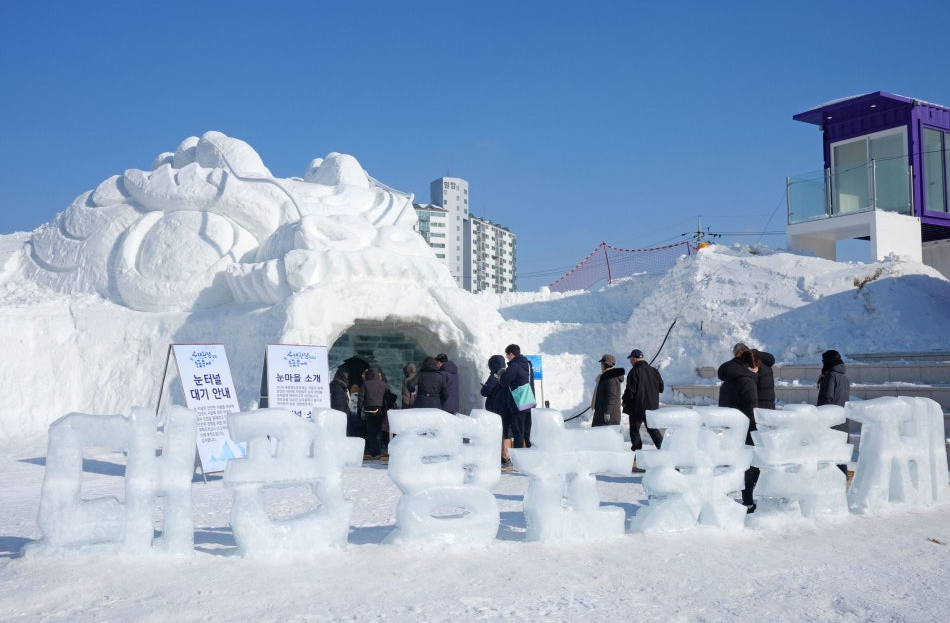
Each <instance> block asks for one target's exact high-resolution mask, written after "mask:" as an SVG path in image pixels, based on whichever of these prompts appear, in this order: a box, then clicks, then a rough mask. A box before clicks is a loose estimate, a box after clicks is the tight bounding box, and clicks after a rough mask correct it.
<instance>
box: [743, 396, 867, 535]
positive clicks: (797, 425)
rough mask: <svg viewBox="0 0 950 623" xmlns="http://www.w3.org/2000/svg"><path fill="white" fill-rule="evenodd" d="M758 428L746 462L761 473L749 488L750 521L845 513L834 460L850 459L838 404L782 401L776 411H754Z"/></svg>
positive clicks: (841, 479) (841, 482)
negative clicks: (752, 497) (752, 490)
mask: <svg viewBox="0 0 950 623" xmlns="http://www.w3.org/2000/svg"><path fill="white" fill-rule="evenodd" d="M755 421H756V423H757V424H758V428H759V430H757V431H753V433H752V439H753V441H755V447H754V450H753V460H752V464H753V465H755V466H756V467H759V468H760V469H761V470H762V472H761V475H760V476H759V482H758V484H756V487H755V495H756V498H757V502H756V504H757V505H758V508H757V509H756V511H755V516H754V517H752V518H750V519H752V520H754V522H755V523H759V522H760V521H763V520H767V518H768V516H769V515H771V514H785V513H800V514H801V516H802V517H806V518H817V517H822V518H830V517H835V516H837V517H843V516H847V515H848V503H847V500H846V498H845V490H846V482H845V475H844V473H842V471H841V470H840V469H838V465H839V464H846V463H848V461H850V460H851V452H852V446H851V444H849V443H848V434H847V433H846V432H844V431H839V430H834V429H832V428H831V427H832V426H835V425H837V424H843V423H844V421H845V412H844V408H843V407H839V406H838V405H824V406H821V407H815V406H813V405H786V406H785V408H784V409H783V410H781V411H773V410H770V409H756V410H755Z"/></svg>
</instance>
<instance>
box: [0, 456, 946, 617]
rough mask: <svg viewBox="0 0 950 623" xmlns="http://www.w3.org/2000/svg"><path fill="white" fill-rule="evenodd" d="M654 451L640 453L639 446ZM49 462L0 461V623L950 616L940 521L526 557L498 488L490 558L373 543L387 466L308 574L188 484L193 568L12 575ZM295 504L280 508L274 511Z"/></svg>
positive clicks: (517, 507)
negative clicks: (240, 538) (254, 543)
mask: <svg viewBox="0 0 950 623" xmlns="http://www.w3.org/2000/svg"><path fill="white" fill-rule="evenodd" d="M646 443H647V444H649V441H646ZM44 456H45V447H44V446H43V445H42V444H37V443H32V444H29V445H25V446H24V445H21V446H18V447H17V448H16V451H15V452H10V451H9V446H8V447H7V450H6V451H4V452H3V454H2V456H0V468H2V469H0V490H2V491H3V497H4V501H3V504H2V506H0V579H2V581H0V620H3V621H4V622H7V623H20V622H33V621H43V622H48V623H51V622H56V621H64V622H65V621H70V622H73V621H168V620H176V621H211V620H213V621H246V620H256V621H407V620H408V621H501V620H532V621H582V620H588V619H589V618H590V617H597V618H599V619H603V620H628V619H636V620H642V621H696V622H699V621H739V620H743V621H748V620H762V621H779V620H781V621H828V622H832V621H834V622H838V621H851V622H855V623H856V622H859V621H907V622H920V623H924V622H932V621H939V620H943V619H944V618H945V616H946V612H947V609H948V608H950V592H948V591H947V590H946V581H945V578H946V575H947V572H948V570H950V551H948V545H947V544H948V543H950V508H946V507H944V508H939V509H937V510H933V511H928V512H915V513H894V514H890V515H887V516H880V517H867V516H857V515H853V516H851V517H850V518H849V519H848V520H847V521H845V522H844V523H841V524H837V525H834V524H833V525H811V526H807V527H804V526H803V527H800V528H796V529H792V530H787V531H783V532H774V531H769V530H747V531H745V532H744V533H741V534H729V535H726V534H723V533H719V532H716V531H712V530H709V531H706V530H696V531H690V532H685V533H673V534H666V535H659V536H650V537H647V536H644V535H642V534H630V535H625V536H623V537H621V538H615V539H610V540H606V541H600V542H581V543H561V544H540V543H524V542H523V537H524V530H525V524H524V516H523V515H522V513H521V503H522V497H523V495H524V492H525V487H526V480H527V478H526V477H525V476H523V475H520V474H518V473H512V474H503V475H502V480H501V482H500V484H499V485H498V486H497V487H496V489H495V491H494V493H495V497H496V499H497V500H498V503H499V506H500V510H501V518H502V526H501V528H500V529H499V533H498V539H497V540H496V541H495V542H494V543H493V544H492V545H491V546H489V547H478V548H458V547H448V546H439V547H434V548H428V549H416V548H404V547H399V546H394V545H383V544H381V542H382V540H383V539H384V538H385V536H386V535H387V534H388V533H389V532H390V531H391V530H392V528H393V525H394V521H395V507H396V501H397V498H398V496H399V490H398V489H397V488H396V486H395V485H394V484H393V483H392V482H391V481H390V480H389V478H388V477H387V474H386V466H385V464H382V463H368V464H366V465H364V466H362V467H356V468H349V469H347V470H346V472H345V474H344V481H343V482H344V488H345V491H346V496H347V497H348V498H349V499H351V500H353V502H354V505H355V509H354V515H353V520H352V523H351V531H350V536H349V544H348V545H347V547H346V548H345V549H344V550H340V551H332V552H330V553H329V554H327V555H326V556H321V557H319V558H318V559H310V560H302V559H294V558H291V557H286V558H279V559H272V560H250V559H244V558H241V557H239V556H233V555H232V554H233V553H234V552H235V547H236V546H235V543H234V540H233V538H232V535H231V532H230V529H229V527H228V515H229V511H230V491H229V490H227V489H225V488H224V487H223V481H222V480H221V479H220V478H219V477H217V476H214V477H212V478H211V479H210V480H209V482H208V483H207V484H205V483H203V482H198V483H196V484H195V485H194V509H195V513H194V515H195V530H196V534H195V545H196V553H195V556H194V557H193V558H190V559H177V558H170V559H163V558H161V557H159V558H155V557H150V556H143V557H139V558H131V557H121V556H120V557H116V556H109V555H69V556H65V557H58V558H53V559H48V558H36V557H27V558H17V553H18V551H19V550H20V548H21V547H22V546H23V545H25V544H26V543H28V542H30V541H31V540H34V539H37V538H39V536H40V534H39V532H38V528H37V526H36V512H37V506H38V501H39V491H40V486H41V483H42V478H43V467H44V466H43V464H44ZM122 466H123V457H122V455H121V454H119V455H116V454H103V455H96V456H91V457H89V458H88V459H87V461H86V469H87V472H88V473H87V482H86V486H85V487H84V494H88V495H90V496H100V495H107V494H113V495H117V496H119V497H121V495H122V484H121V480H122V479H121V477H120V476H121V474H122V471H123V467H122ZM640 481H641V476H639V475H633V474H632V475H631V476H629V477H600V478H599V491H600V494H601V497H602V501H603V504H612V505H617V506H619V507H621V508H623V509H624V510H625V512H626V513H627V515H628V516H630V515H632V514H633V513H635V511H636V509H637V508H638V506H640V505H642V504H644V503H645V502H646V500H645V499H644V495H643V489H642V487H641V486H640ZM306 498H307V496H306V495H304V494H303V493H302V492H300V491H296V492H293V491H289V492H287V493H286V495H284V496H283V497H282V498H281V499H275V500H272V501H273V504H274V508H275V509H279V512H286V513H293V512H295V511H299V510H300V508H299V507H300V505H302V504H304V503H306V501H307V499H306Z"/></svg>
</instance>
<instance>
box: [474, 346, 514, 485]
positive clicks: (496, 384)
mask: <svg viewBox="0 0 950 623" xmlns="http://www.w3.org/2000/svg"><path fill="white" fill-rule="evenodd" d="M504 369H505V358H504V357H502V356H501V355H492V356H491V357H489V358H488V379H487V380H486V381H485V383H484V384H482V391H481V394H482V396H484V397H485V409H486V410H487V411H491V412H492V413H497V414H498V415H499V416H500V417H501V466H502V467H511V457H509V456H508V448H510V447H511V413H509V411H508V396H507V392H506V391H505V388H503V387H502V386H501V383H500V379H501V374H502V371H503V370H504Z"/></svg>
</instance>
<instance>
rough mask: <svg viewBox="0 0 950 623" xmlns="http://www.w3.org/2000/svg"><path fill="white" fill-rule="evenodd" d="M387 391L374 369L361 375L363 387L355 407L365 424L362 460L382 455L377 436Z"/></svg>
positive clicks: (380, 426)
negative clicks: (364, 443)
mask: <svg viewBox="0 0 950 623" xmlns="http://www.w3.org/2000/svg"><path fill="white" fill-rule="evenodd" d="M388 391H389V386H387V385H386V381H384V380H383V379H382V377H381V376H380V374H379V371H378V370H377V369H376V368H369V369H367V370H366V372H364V373H363V385H362V386H361V387H360V391H359V394H358V396H359V400H358V401H357V407H356V410H357V411H358V412H359V413H360V415H361V417H362V418H363V421H364V422H365V423H366V448H365V455H364V457H363V458H371V459H378V458H379V457H380V456H381V455H382V452H381V450H380V447H379V435H380V433H381V432H382V428H383V416H384V415H385V405H386V392H388Z"/></svg>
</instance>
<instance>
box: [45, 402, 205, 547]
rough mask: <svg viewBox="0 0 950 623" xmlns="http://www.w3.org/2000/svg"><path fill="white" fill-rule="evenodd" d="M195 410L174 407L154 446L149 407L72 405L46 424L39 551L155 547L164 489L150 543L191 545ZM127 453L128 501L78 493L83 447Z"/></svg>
mask: <svg viewBox="0 0 950 623" xmlns="http://www.w3.org/2000/svg"><path fill="white" fill-rule="evenodd" d="M197 421H198V418H197V414H195V412H194V411H191V410H189V409H186V408H184V407H179V406H175V407H171V408H170V409H169V411H168V416H167V419H166V422H165V445H164V449H163V452H162V456H161V457H156V456H155V454H156V452H155V450H156V448H155V430H156V427H155V424H156V421H155V417H154V415H153V414H152V413H151V412H150V411H149V410H147V409H142V408H138V407H136V408H133V409H132V415H131V417H129V418H125V417H123V416H121V415H89V414H85V413H70V414H69V415H66V416H63V417H61V418H60V419H58V420H57V421H56V422H54V423H53V424H52V425H51V426H50V430H49V449H48V451H47V457H46V474H45V477H44V480H43V490H42V493H41V496H40V511H39V516H38V519H37V523H38V524H39V526H40V530H42V532H43V539H42V540H41V541H39V542H38V543H36V544H34V545H33V546H31V547H30V549H31V550H32V549H36V550H39V551H56V550H70V549H83V548H86V547H91V546H101V547H111V548H112V549H115V550H117V551H127V552H136V553H139V552H144V551H149V550H150V548H152V547H153V535H154V518H153V517H154V515H155V510H156V500H155V498H156V496H164V497H165V502H164V526H163V530H164V534H163V536H162V538H160V539H159V540H157V541H155V543H154V549H155V550H156V551H162V552H165V553H170V554H187V555H190V554H193V553H194V520H193V518H192V503H191V480H192V476H193V475H194V457H195V434H196V430H197ZM89 446H92V447H97V448H106V449H111V450H114V451H125V452H127V453H128V462H127V466H126V471H125V502H124V503H121V502H119V501H118V500H117V499H116V498H114V497H108V498H96V499H92V500H83V499H81V490H82V473H83V465H82V461H83V459H82V455H83V447H89Z"/></svg>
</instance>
